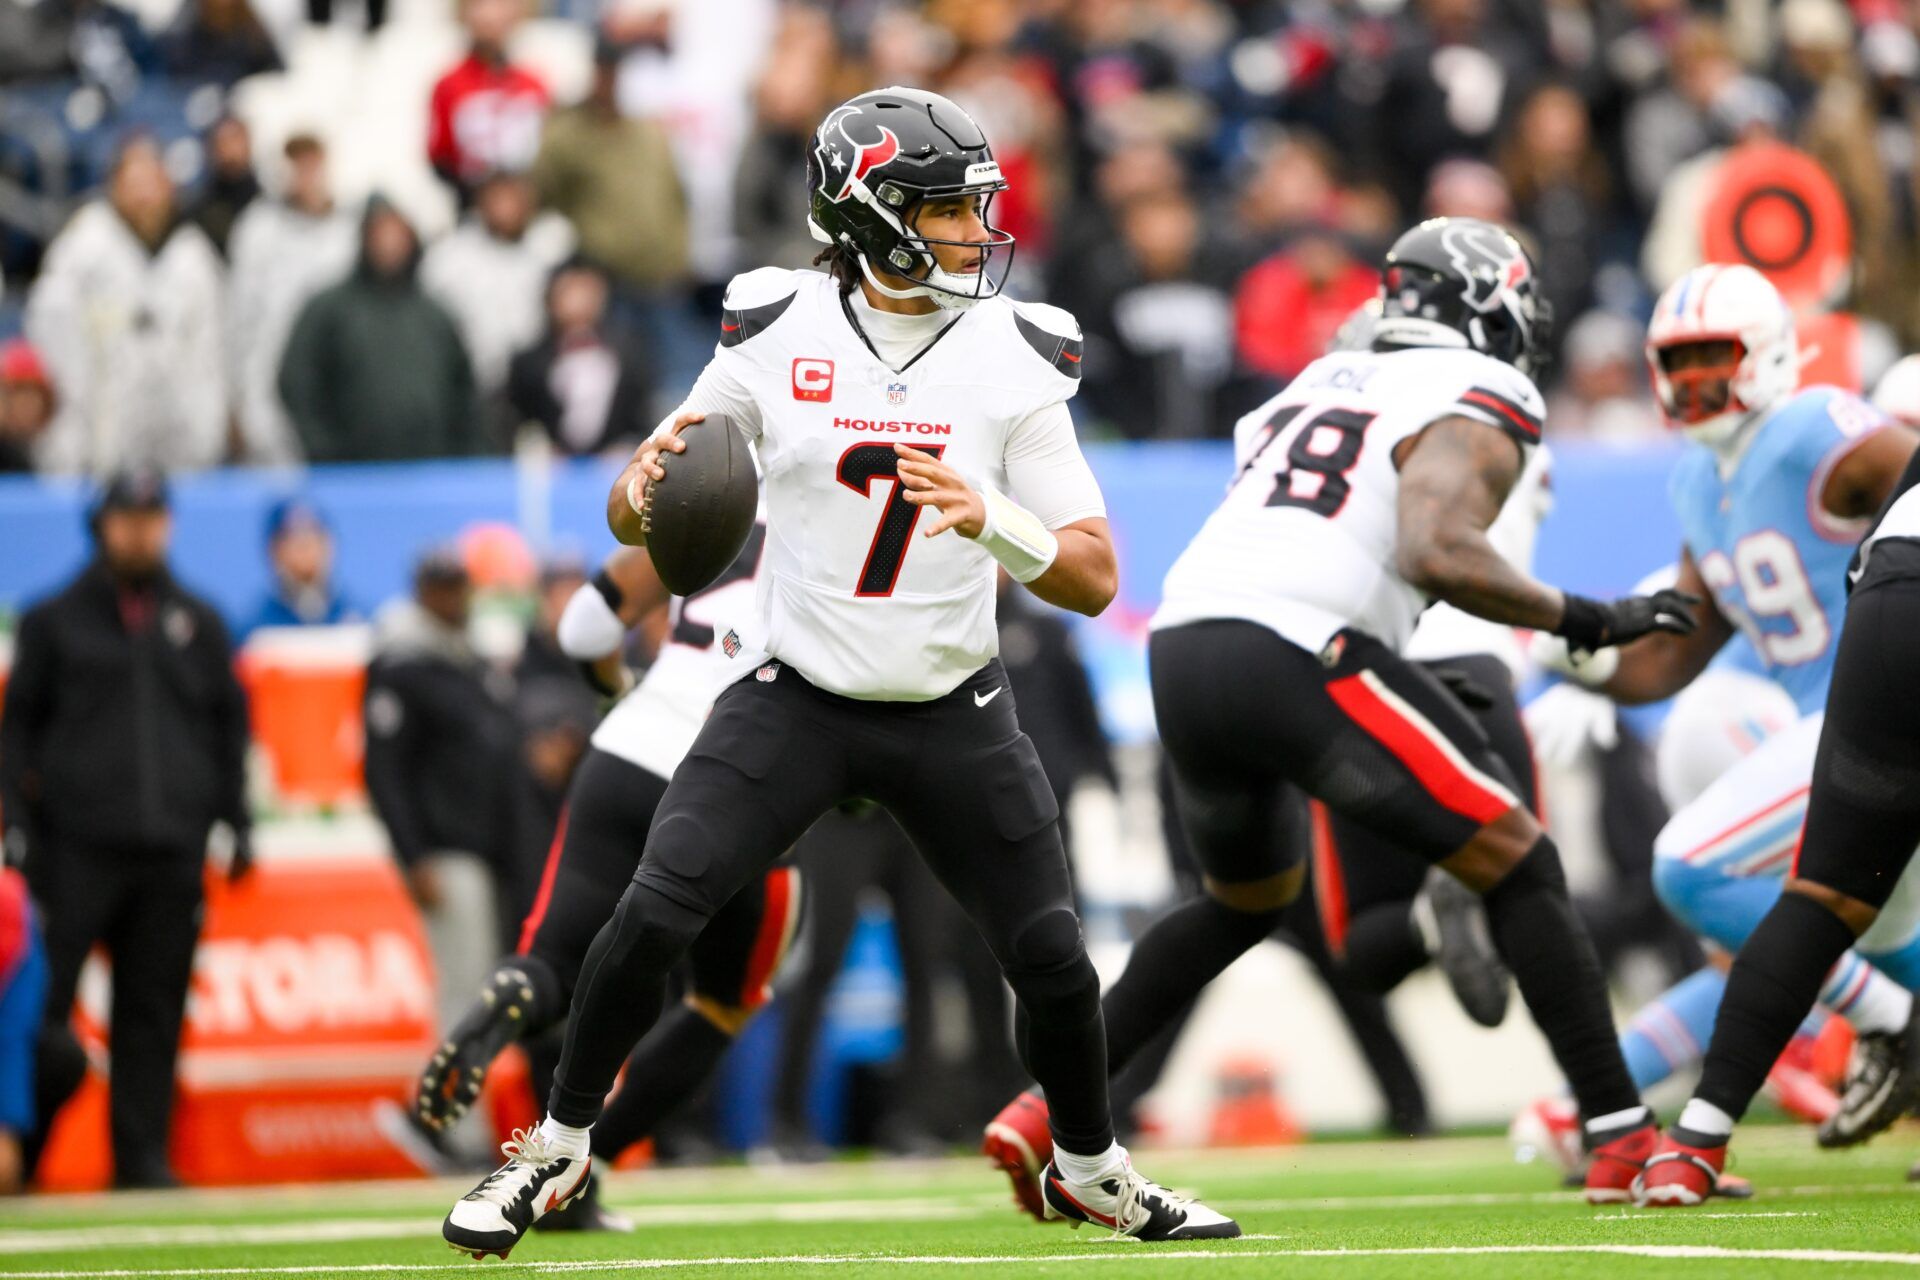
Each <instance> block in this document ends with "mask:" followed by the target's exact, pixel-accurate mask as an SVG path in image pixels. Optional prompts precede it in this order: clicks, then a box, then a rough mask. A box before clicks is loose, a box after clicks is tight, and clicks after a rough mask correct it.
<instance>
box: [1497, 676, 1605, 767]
mask: <svg viewBox="0 0 1920 1280" xmlns="http://www.w3.org/2000/svg"><path fill="white" fill-rule="evenodd" d="M1520 715H1521V718H1522V719H1524V720H1525V721H1526V722H1527V734H1528V736H1529V737H1531V738H1532V739H1533V754H1534V756H1535V757H1536V758H1537V759H1538V760H1539V761H1540V763H1541V764H1544V765H1548V766H1550V767H1552V768H1555V769H1570V768H1572V767H1573V766H1575V765H1577V764H1579V763H1580V762H1581V760H1582V759H1583V758H1585V756H1586V754H1587V752H1588V751H1589V750H1598V751H1610V750H1612V749H1613V748H1614V747H1615V746H1617V745H1618V744H1619V742H1620V720H1619V717H1618V715H1617V714H1616V712H1615V710H1614V705H1613V702H1612V700H1610V699H1608V698H1604V697H1602V696H1601V695H1599V694H1597V693H1590V692H1588V691H1587V690H1585V689H1582V688H1580V687H1579V686H1578V685H1571V684H1557V685H1554V686H1553V688H1551V689H1549V690H1547V691H1546V692H1545V693H1543V694H1541V695H1540V696H1539V697H1537V698H1535V699H1534V700H1533V701H1532V702H1529V703H1528V704H1527V705H1526V707H1525V708H1524V709H1523V710H1522V711H1521V712H1520Z"/></svg>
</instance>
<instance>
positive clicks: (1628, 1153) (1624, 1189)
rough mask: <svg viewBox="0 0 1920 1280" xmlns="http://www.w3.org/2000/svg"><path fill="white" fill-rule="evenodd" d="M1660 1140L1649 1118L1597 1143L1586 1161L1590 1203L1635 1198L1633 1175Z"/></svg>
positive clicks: (1637, 1175)
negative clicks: (1615, 1136)
mask: <svg viewBox="0 0 1920 1280" xmlns="http://www.w3.org/2000/svg"><path fill="white" fill-rule="evenodd" d="M1659 1142H1660V1131H1659V1130H1658V1129H1656V1128H1654V1127H1653V1124H1652V1122H1648V1123H1646V1124H1643V1125H1641V1126H1640V1127H1639V1128H1638V1129H1634V1130H1631V1131H1629V1132H1627V1133H1623V1134H1621V1135H1620V1136H1619V1137H1617V1138H1615V1139H1614V1140H1613V1141H1611V1142H1603V1143H1601V1144H1600V1145H1599V1146H1597V1147H1595V1148H1594V1149H1593V1152H1592V1155H1591V1158H1590V1159H1589V1161H1588V1163H1587V1203H1588V1204H1626V1203H1627V1202H1628V1201H1630V1200H1632V1199H1633V1185H1634V1179H1636V1178H1638V1177H1639V1176H1640V1171H1641V1169H1643V1168H1645V1167H1646V1163H1647V1157H1649V1156H1651V1155H1652V1154H1653V1152H1654V1148H1655V1147H1656V1146H1658V1145H1659Z"/></svg>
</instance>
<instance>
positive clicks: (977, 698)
mask: <svg viewBox="0 0 1920 1280" xmlns="http://www.w3.org/2000/svg"><path fill="white" fill-rule="evenodd" d="M1006 687H1007V686H1005V685H1001V686H1000V688H999V689H995V690H994V691H993V692H992V693H989V694H984V695H982V694H978V693H976V694H974V695H973V705H974V706H976V707H984V706H986V705H987V704H988V703H989V702H992V701H993V700H994V699H995V698H997V697H999V696H1000V694H1001V691H1002V690H1004V689H1005V688H1006Z"/></svg>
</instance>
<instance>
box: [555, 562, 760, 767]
mask: <svg viewBox="0 0 1920 1280" xmlns="http://www.w3.org/2000/svg"><path fill="white" fill-rule="evenodd" d="M765 555H766V525H764V524H756V525H755V526H754V527H753V532H752V533H751V534H749V535H748V537H747V545H746V546H745V547H743V548H742V549H741V551H740V557H739V559H737V560H735V561H734V562H733V565H732V567H730V568H729V569H728V570H727V571H726V572H725V573H723V574H721V575H720V577H719V579H718V580H716V581H715V582H714V583H713V585H711V586H709V587H706V588H704V589H702V590H699V591H696V592H694V593H693V594H692V595H690V596H684V597H682V596H675V597H673V599H672V600H670V601H669V602H668V603H667V634H666V637H665V638H664V639H663V640H662V641H661V642H660V652H659V654H657V655H656V656H655V657H654V660H653V665H652V666H651V667H648V668H647V674H646V675H645V676H644V677H642V678H641V681H640V683H639V684H638V685H636V686H634V688H632V689H630V690H628V692H627V695H626V696H625V697H623V698H621V699H620V700H619V701H618V702H616V703H614V704H613V706H612V708H611V709H609V710H608V712H607V714H606V715H605V716H604V717H602V718H601V721H600V724H599V725H598V727H596V728H595V729H594V731H593V745H594V746H595V747H598V748H599V749H600V750H602V751H605V752H607V753H608V754H610V755H616V756H619V757H620V758H621V759H622V760H625V761H627V762H628V763H629V764H637V765H639V766H640V767H641V768H642V769H645V770H647V771H648V772H649V773H653V774H656V775H657V776H659V777H662V778H671V777H673V771H674V770H675V769H677V768H678V767H679V766H680V761H681V760H682V759H684V758H685V757H686V754H687V752H688V750H689V749H691V748H692V746H693V740H694V738H695V736H697V735H698V734H699V732H700V726H701V725H702V724H704V723H705V722H706V719H707V713H708V712H709V711H711V710H712V709H713V700H714V699H715V698H717V697H719V696H720V691H721V690H722V689H725V688H726V687H727V686H728V685H730V684H732V683H733V682H734V681H736V680H738V679H739V678H740V677H741V676H742V675H744V674H745V673H746V672H747V671H748V670H751V668H750V667H748V666H747V662H746V661H742V660H741V659H742V658H743V657H744V658H746V659H747V660H749V661H757V660H758V659H759V656H760V655H750V654H747V653H746V648H747V642H746V641H745V640H743V639H742V638H741V635H742V632H743V631H744V630H745V629H746V628H748V627H749V626H751V625H752V621H753V616H754V577H755V575H756V573H758V571H759V568H760V564H761V561H762V560H763V559H764V558H765Z"/></svg>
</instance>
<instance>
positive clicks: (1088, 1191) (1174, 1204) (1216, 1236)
mask: <svg viewBox="0 0 1920 1280" xmlns="http://www.w3.org/2000/svg"><path fill="white" fill-rule="evenodd" d="M1040 1185H1041V1193H1042V1195H1043V1196H1044V1197H1045V1200H1046V1207H1047V1216H1048V1217H1049V1218H1065V1219H1066V1221H1067V1225H1068V1226H1070V1227H1076V1228H1077V1227H1078V1226H1079V1225H1080V1224H1081V1223H1083V1222H1091V1223H1094V1224H1095V1225H1097V1226H1102V1227H1109V1228H1111V1229H1112V1230H1113V1234H1115V1235H1117V1236H1132V1237H1133V1238H1134V1239H1135V1240H1230V1239H1232V1238H1233V1237H1235V1236H1237V1235H1239V1234H1240V1224H1239V1223H1237V1222H1235V1221H1234V1220H1233V1219H1232V1218H1229V1217H1226V1216H1224V1215H1222V1214H1218V1213H1215V1212H1214V1211H1213V1210H1211V1209H1209V1208H1207V1206H1205V1205H1203V1204H1201V1203H1200V1202H1199V1201H1198V1200H1189V1199H1188V1198H1187V1197H1185V1196H1181V1195H1175V1194H1174V1193H1173V1192H1171V1191H1169V1190H1167V1189H1166V1188H1165V1187H1163V1186H1160V1185H1159V1184H1157V1183H1154V1182H1150V1181H1148V1180H1147V1179H1146V1178H1145V1177H1144V1176H1142V1175H1141V1174H1140V1173H1138V1172H1136V1171H1135V1170H1134V1167H1133V1161H1132V1160H1131V1159H1128V1160H1127V1161H1126V1163H1125V1164H1124V1165H1123V1166H1122V1167H1121V1170H1120V1172H1119V1173H1118V1174H1117V1175H1115V1176H1113V1177H1109V1178H1102V1179H1101V1180H1100V1181H1098V1182H1085V1183H1083V1182H1068V1181H1067V1180H1066V1178H1065V1177H1064V1176H1063V1175H1062V1174H1061V1172H1060V1169H1059V1167H1058V1166H1057V1165H1054V1164H1051V1163H1049V1164H1048V1165H1047V1167H1046V1170H1045V1172H1044V1173H1043V1174H1042V1175H1041V1178H1040Z"/></svg>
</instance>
